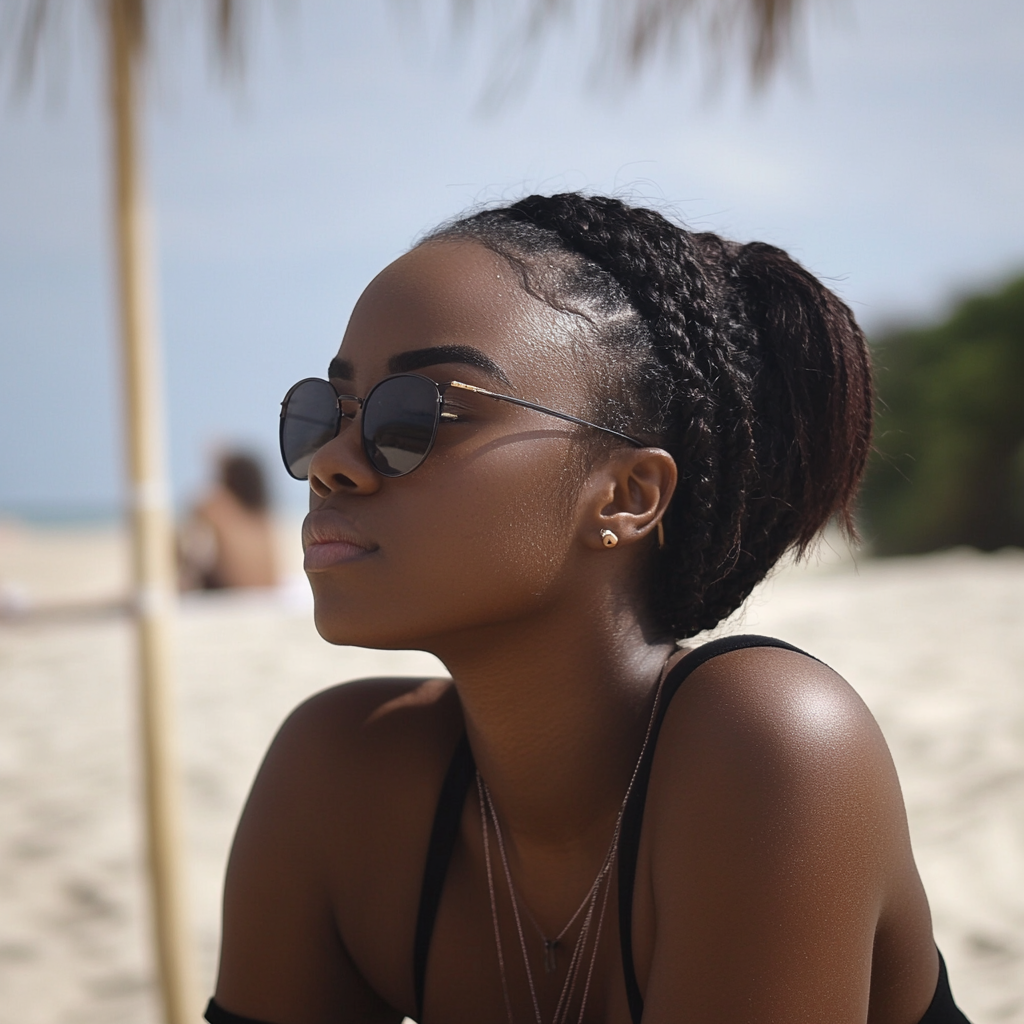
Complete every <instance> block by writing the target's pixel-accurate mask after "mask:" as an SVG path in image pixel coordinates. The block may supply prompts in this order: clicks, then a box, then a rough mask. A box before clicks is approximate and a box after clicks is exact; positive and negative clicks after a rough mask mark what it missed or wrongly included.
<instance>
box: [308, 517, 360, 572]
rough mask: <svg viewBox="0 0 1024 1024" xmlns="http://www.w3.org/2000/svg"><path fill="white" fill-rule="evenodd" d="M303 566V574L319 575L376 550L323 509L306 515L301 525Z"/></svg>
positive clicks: (350, 528) (344, 523) (347, 525)
mask: <svg viewBox="0 0 1024 1024" xmlns="http://www.w3.org/2000/svg"><path fill="white" fill-rule="evenodd" d="M302 546H303V548H304V549H305V559H304V562H303V566H304V568H305V570H306V572H319V571H322V570H324V569H330V568H332V567H333V566H336V565H342V564H343V563H345V562H351V561H354V560H355V559H357V558H362V557H363V556H364V555H368V554H371V553H372V552H374V551H376V550H377V545H376V544H374V543H373V542H372V541H368V540H365V539H364V538H363V537H361V536H359V533H358V532H357V531H356V530H355V529H354V528H353V527H352V526H351V525H350V524H349V523H348V522H346V521H345V519H343V518H342V517H341V516H340V515H338V514H337V513H336V512H331V511H329V510H327V509H323V510H318V511H316V512H310V514H309V515H308V516H306V521H305V522H304V523H303V524H302Z"/></svg>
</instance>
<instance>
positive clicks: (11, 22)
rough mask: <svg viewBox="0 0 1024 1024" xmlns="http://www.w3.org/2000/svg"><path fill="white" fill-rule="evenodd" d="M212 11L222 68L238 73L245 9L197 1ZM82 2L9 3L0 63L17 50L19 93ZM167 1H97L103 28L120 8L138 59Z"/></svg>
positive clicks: (227, 0) (235, 0)
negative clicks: (9, 51)
mask: <svg viewBox="0 0 1024 1024" xmlns="http://www.w3.org/2000/svg"><path fill="white" fill-rule="evenodd" d="M196 2H197V3H201V5H202V6H204V7H206V8H208V14H209V23H210V35H211V41H212V43H213V48H214V51H215V54H216V57H217V59H218V61H219V62H220V64H221V67H222V68H224V69H225V70H227V71H236V70H240V69H241V68H242V67H243V65H244V56H245V26H246V18H245V10H244V9H245V7H246V4H244V3H243V2H242V0H196ZM78 3H80V0H7V4H6V7H7V9H6V11H5V12H4V15H5V17H4V21H3V25H2V29H3V39H2V43H3V46H2V47H0V60H5V59H6V57H7V54H6V52H5V50H6V48H7V46H8V45H9V46H10V48H11V49H12V50H13V54H12V59H13V64H14V67H13V78H14V86H15V90H16V91H17V92H24V91H26V90H27V89H28V88H29V87H30V86H31V85H32V82H33V81H34V79H35V77H36V73H37V71H38V68H39V64H40V58H41V57H43V56H44V55H46V52H47V50H48V49H49V48H50V45H51V43H53V42H54V40H55V38H56V37H57V36H58V35H59V33H60V32H61V30H62V28H63V27H64V22H65V20H66V19H67V18H68V17H69V16H70V15H71V14H72V13H77V11H75V10H74V8H75V6H76V4H78ZM168 6H169V5H168V2H167V0H95V2H94V4H93V7H94V8H95V13H96V14H97V15H98V16H99V19H100V21H101V22H103V23H104V24H105V23H106V21H107V17H106V15H107V13H108V12H109V9H110V8H111V7H116V8H119V10H118V11H117V14H118V17H119V18H120V19H122V23H123V24H124V25H125V27H126V29H127V33H128V39H129V44H130V46H131V49H132V53H133V55H134V56H135V57H136V58H137V59H143V58H145V56H146V54H147V51H148V50H149V49H150V48H151V46H152V44H153V43H154V41H155V40H154V39H153V36H154V34H158V33H155V32H154V26H155V24H156V22H157V21H158V17H159V14H160V13H161V10H166V9H167V8H168Z"/></svg>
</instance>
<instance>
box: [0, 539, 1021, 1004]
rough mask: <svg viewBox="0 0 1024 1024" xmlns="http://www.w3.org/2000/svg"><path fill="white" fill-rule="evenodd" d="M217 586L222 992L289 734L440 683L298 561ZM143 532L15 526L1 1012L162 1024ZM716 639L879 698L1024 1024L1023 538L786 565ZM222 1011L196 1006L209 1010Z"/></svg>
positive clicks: (7, 605) (984, 980)
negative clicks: (146, 819) (135, 572)
mask: <svg viewBox="0 0 1024 1024" xmlns="http://www.w3.org/2000/svg"><path fill="white" fill-rule="evenodd" d="M287 551H288V565H289V572H290V573H291V574H292V577H291V578H290V580H289V583H288V585H287V586H285V587H282V588H281V589H280V590H277V591H273V592H253V593H245V594H242V593H239V594H233V595H232V594H221V595H218V594H213V595H197V596H194V597H190V598H188V599H186V600H185V601H183V602H182V606H181V609H180V613H179V616H178V623H177V627H176V638H177V639H176V671H177V711H178V722H177V736H178V745H179V749H180V757H181V765H182V773H183V793H184V799H185V816H186V836H185V840H186V855H187V877H188V885H189V897H190V912H191V918H192V924H193V927H194V934H195V949H196V960H197V964H198V968H199V971H200V989H201V993H202V995H203V996H204V997H205V995H206V994H208V993H209V991H210V986H211V984H212V979H213V972H214V969H215V960H216V955H217V943H218V916H219V900H220V886H221V875H222V873H223V867H224V861H225V856H226V852H227V849H228V845H229V843H230V840H231V835H232V831H233V828H234V824H235V821H236V819H237V816H238V813H239V810H240V807H241V805H242V802H243V800H244V798H245V794H246V790H247V788H248V786H249V783H250V781H251V779H252V776H253V773H254V772H255V770H256V767H257V765H258V763H259V760H260V757H261V755H262V753H263V751H264V750H265V748H266V746H267V744H268V743H269V741H270V739H271V737H272V736H273V733H274V730H275V728H276V727H277V726H278V724H279V723H280V721H281V720H282V718H283V717H284V716H285V715H286V714H287V713H288V711H289V710H290V709H291V708H292V707H294V705H295V704H297V703H298V702H299V701H301V700H302V699H303V698H304V697H306V696H308V695H310V694H312V693H314V692H315V691H317V690H320V689H322V688H324V687H325V686H328V685H331V684H332V683H335V682H337V681H340V680H345V679H352V678H356V677H361V676H367V675H380V674H384V673H390V674H394V673H400V674H431V673H436V672H438V671H440V669H439V667H438V665H437V663H436V662H435V661H434V660H433V659H431V658H430V657H428V656H425V655H422V654H417V653H389V654H382V653H379V652H371V651H364V650H357V649H350V648H335V647H331V646H329V645H328V644H326V643H324V642H323V641H322V640H320V638H319V637H318V636H317V634H316V632H315V630H314V628H313V625H312V621H311V616H310V601H309V598H308V593H307V592H306V590H305V589H304V584H303V582H302V580H301V578H297V577H295V576H294V572H295V568H296V566H295V561H296V559H297V554H298V553H297V544H296V541H295V540H294V539H290V540H289V541H288V546H287ZM125 580H126V551H125V545H124V538H123V536H122V535H121V534H120V533H118V532H117V531H116V530H113V529H107V530H102V529H78V530H72V529H64V530H59V531H58V530H38V529H30V528H28V527H24V526H18V525H15V524H0V608H3V609H6V612H5V613H4V614H3V615H0V1024H101V1022H102V1024H122V1022H123V1024H156V1022H157V1021H158V1013H157V1010H156V1003H155V998H154V989H153V983H152V966H151V961H150V957H149V942H148V937H149V932H148V928H149V925H148V918H147V909H146V899H145V889H144V880H143V876H142V862H141V851H140V843H141V840H140V827H139V784H138V773H137V769H136V765H137V761H138V757H137V749H136V745H135V714H136V706H135V699H134V690H133V676H132V671H131V669H132V646H131V633H130V627H129V624H128V622H127V621H126V619H125V618H124V616H123V614H121V612H120V611H119V603H120V602H122V601H123V596H124V593H125ZM716 632H719V633H721V632H758V633H767V634H770V635H774V636H779V637H781V638H783V639H786V640H789V641H790V642H792V643H795V644H797V645H799V646H801V647H803V648H805V649H807V650H809V651H811V652H813V653H814V654H816V655H817V656H819V657H820V658H822V659H823V660H824V661H826V662H827V663H829V664H830V665H832V666H833V667H834V668H835V669H836V670H838V671H839V672H841V673H842V674H843V675H844V676H845V677H846V678H847V679H849V680H850V682H851V683H852V684H853V686H854V687H855V688H856V689H857V690H858V691H859V692H860V693H861V695H862V696H863V697H864V699H865V701H866V702H867V703H868V705H869V706H870V707H871V709H872V710H873V711H874V713H875V715H876V716H877V718H878V720H879V722H880V723H881V726H882V729H883V731H884V733H885V735H886V737H887V738H888V741H889V744H890V746H891V748H892V751H893V756H894V758H895V761H896V765H897V768H898V770H899V773H900V778H901V780H902V784H903V789H904V793H905V796H906V801H907V807H908V811H909V815H910V824H911V829H912V833H913V838H914V846H915V851H916V855H917V860H918V864H919V866H920V869H921V873H922V875H923V877H924V881H925V885H926V887H927V890H928V893H929V897H930V900H931V904H932V910H933V915H934V920H935V932H936V936H937V938H938V941H939V944H940V946H941V947H942V949H943V952H944V953H945V956H946V960H947V963H948V964H949V968H950V974H951V978H952V981H953V986H954V991H955V993H956V995H957V999H958V1001H959V1003H960V1004H961V1006H962V1007H963V1008H964V1010H965V1011H966V1012H967V1014H968V1016H969V1017H971V1019H972V1020H973V1021H975V1022H976V1024H989V1022H991V1024H996V1022H1001V1024H1014V1022H1016V1024H1024V552H1020V551H1007V552H1002V553H998V554H995V555H981V554H978V553H973V552H967V551H954V552H949V553H944V554H941V555H932V556H927V557H921V558H916V559H896V560H888V561H872V560H869V559H856V560H855V559H853V558H851V557H849V556H848V555H847V554H846V553H842V554H837V553H836V551H835V550H834V549H828V548H826V549H825V550H824V552H823V556H822V558H821V559H820V561H818V562H815V563H814V564H811V565H808V566H795V567H794V566H790V567H787V568H785V569H783V570H780V571H779V572H778V573H777V574H776V576H775V577H774V578H773V579H772V580H770V581H768V582H767V583H766V584H765V585H763V586H762V587H761V588H760V589H759V591H758V592H757V593H756V594H755V595H754V596H753V598H752V599H751V601H750V602H748V605H747V606H746V608H745V609H743V610H742V612H741V613H740V614H739V615H738V616H737V617H735V618H734V619H733V620H732V621H730V623H728V624H727V625H726V626H724V627H722V628H720V630H718V631H716ZM199 1010H200V1007H198V1006H197V1020H198V1019H199V1018H198V1014H199Z"/></svg>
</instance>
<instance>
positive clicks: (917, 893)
mask: <svg viewBox="0 0 1024 1024" xmlns="http://www.w3.org/2000/svg"><path fill="white" fill-rule="evenodd" d="M329 376H330V383H329V385H328V383H326V382H323V381H304V382H300V384H299V385H296V387H295V388H293V389H292V391H291V392H289V395H288V397H287V399H286V401H285V403H284V406H283V408H282V453H283V455H284V457H285V461H286V464H287V465H288V467H289V470H290V472H292V474H293V475H295V476H298V477H300V478H306V477H308V480H309V486H310V489H311V494H310V509H311V511H310V513H309V516H308V517H307V519H306V522H305V525H304V529H303V541H304V546H305V552H306V570H307V572H308V574H309V578H310V581H311V584H312V588H313V592H314V596H315V601H316V623H317V628H318V630H319V631H320V633H321V635H322V636H323V637H324V638H325V639H327V640H329V641H331V642H333V643H338V644H356V645H360V646H365V647H376V648H382V649H389V648H417V649H421V650H425V651H430V652H433V653H434V654H436V655H437V656H438V657H439V658H440V659H441V660H442V661H443V662H444V664H445V666H446V667H447V668H448V670H449V671H450V673H451V679H431V680H409V679H378V680H370V681H364V682H359V683H350V684H347V685H345V686H341V687H337V688H335V689H333V690H329V691H327V692H325V693H322V694H319V695H318V696H316V697H314V698H313V699H312V700H310V701H308V702H307V703H305V704H304V705H303V706H302V707H300V708H299V709H298V710H297V711H296V712H295V713H294V714H293V715H292V716H291V718H290V719H289V720H288V722H287V723H286V724H285V725H284V727H283V728H282V730H281V732H280V733H279V735H278V736H277V738H276V739H275V741H274V743H273V745H272V747H271V749H270V751H269V753H268V754H267V758H266V761H265V763H264V765H263V767H262V768H261V770H260V773H259V776H258V778H257V780H256V783H255V785H254V788H253V792H252V794H251V796H250V798H249V802H248V805H247V807H246V810H245V813H244V815H243V817H242V821H241V824H240V826H239V830H238V835H237V837H236V840H235V845H234V849H233V851H232V855H231V862H230V866H229V869H228V876H227V883H226V892H225V909H224V938H223V950H222V958H221V967H220V976H219V980H218V983H217V990H216V996H215V1001H214V1002H212V1003H211V1005H210V1008H209V1009H208V1012H207V1019H208V1020H210V1021H213V1022H214V1024H238V1022H239V1021H240V1020H241V1021H251V1020H257V1021H268V1022H273V1024H327V1022H329V1021H330V1022H346V1021H351V1022H370V1021H394V1022H398V1021H400V1020H401V1018H402V1017H403V1015H408V1016H410V1017H413V1018H415V1019H417V1020H421V1021H425V1022H430V1021H437V1022H444V1024H459V1022H470V1024H486V1022H492V1024H500V1022H502V1021H509V1022H510V1024H511V1022H529V1021H535V1022H537V1024H542V1022H543V1024H546V1022H548V1021H556V1022H561V1021H569V1020H572V1021H588V1022H609V1024H628V1022H631V1021H632V1022H634V1024H638V1022H639V1021H640V1020H641V1016H642V1019H643V1021H644V1024H664V1022H670V1021H680V1020H686V1021H691V1022H695V1024H696V1022H699V1024H712V1022H716V1024H719V1022H720V1024H725V1022H728V1024H740V1022H758V1024H764V1022H768V1021H779V1022H786V1024H793V1022H797V1021H808V1022H811V1021H813V1022H816V1024H820V1022H824V1021H828V1022H830V1024H846V1022H849V1024H854V1022H864V1021H869V1022H870V1024H915V1022H918V1021H922V1022H927V1024H937V1022H940V1021H941V1022H950V1021H962V1020H963V1019H964V1018H963V1017H962V1015H960V1013H959V1011H958V1010H957V1009H956V1008H955V1006H954V1004H953V1001H952V997H951V996H950V995H949V989H948V984H947V982H946V979H945V973H944V969H943V968H942V966H941V959H940V957H939V955H938V953H937V952H936V949H935V945H934V942H933V940H932V936H931V923H930V917H929V911H928V904H927V902H926V899H925V896H924V893H923V891H922V888H921V883H920V880H919V878H918V875H917V871H916V868H915V866H914V861H913V857H912V854H911V850H910V844H909V839H908V835H907V826H906V819H905V813H904V809H903V803H902V798H901V795H900V790H899V784H898V782H897V779H896V775H895V772H894V770H893V766H892V762H891V760H890V757H889V754H888V751H887V749H886V746H885V742H884V740H883V739H882V737H881V734H880V733H879V730H878V727H877V725H876V724H875V722H874V720H873V719H872V717H871V715H870V713H869V712H868V710H867V709H866V708H865V707H864V705H863V703H862V702H861V701H860V699H859V698H858V697H857V695H856V694H855V693H854V692H853V690H852V689H851V688H850V687H849V686H848V685H847V684H846V683H845V682H844V681H843V680H842V679H840V678H839V677H838V676H837V675H836V674H835V673H834V672H832V671H831V670H829V669H828V668H827V667H826V666H825V665H823V664H821V663H820V662H818V661H816V660H815V659H813V658H812V657H810V656H808V655H805V654H803V653H801V652H798V651H796V650H795V649H793V648H790V647H788V645H785V644H781V643H779V642H777V641H771V640H766V639H765V638H756V637H755V638H747V639H742V638H741V639H738V640H737V639H736V638H734V639H733V640H732V641H727V642H724V643H723V642H719V643H712V644H708V645H704V646H703V647H699V648H697V649H696V650H694V651H691V650H689V649H688V648H686V647H685V646H683V647H680V645H679V643H678V641H680V640H685V639H686V638H688V637H692V636H694V635H696V634H697V633H699V632H700V631H702V630H706V629H708V628H710V627H713V626H714V625H716V624H717V623H718V622H720V621H721V620H722V619H723V618H724V617H725V616H727V615H728V614H729V613H730V612H732V611H733V610H734V609H735V608H737V607H738V606H739V605H740V603H741V602H742V601H743V599H744V598H745V597H746V596H747V595H748V594H749V593H750V591H751V589H752V588H753V587H754V585H755V584H756V583H757V582H758V581H759V580H760V579H762V578H763V577H764V576H765V574H766V573H767V572H768V571H769V570H770V569H771V567H772V566H773V565H774V564H775V562H776V561H777V560H778V559H779V557H780V556H781V555H782V554H783V553H784V552H785V551H787V550H790V549H794V548H795V549H796V550H797V551H800V550H803V549H804V548H806V547H807V545H808V544H810V542H811V541H812V540H813V538H814V537H815V536H816V535H817V533H818V532H819V531H820V530H821V528H822V527H823V526H824V525H825V524H826V523H827V522H828V521H829V519H830V518H831V517H833V516H836V517H838V519H839V521H840V522H841V523H842V524H844V525H845V526H846V528H847V529H851V519H850V509H851V503H852V501H853V495H854V490H855V487H856V484H857V482H858V479H859V477H860V475H861V471H862V469H863V465H864V460H865V457H866V454H867V451H868V447H869V441H870V416H871V384H870V371H869V365H868V357H867V352H866V348H865V345H864V340H863V336H862V334H861V332H860V330H859V329H858V328H857V326H856V324H855V323H854V320H853V317H852V316H851V314H850V312H849V310H848V309H847V308H846V307H845V306H844V305H843V304H842V303H841V302H840V301H839V300H838V299H837V298H836V297H835V296H834V295H832V294H831V293H830V292H829V291H827V290H826V289H825V288H824V287H823V286H822V285H821V284H820V283H819V282H818V281H816V280H815V279H814V278H813V277H812V276H811V275H809V274H808V273H807V272H806V271H805V270H803V269H802V268H801V267H799V266H798V265H797V264H795V263H794V262H793V261H792V260H790V259H789V258H788V257H787V256H786V254H785V253H783V252H781V251H780V250H778V249H775V248H772V247H771V246H768V245H763V244H759V243H754V244H750V245H738V244H736V243H732V242H727V241H723V240H722V239H720V238H718V237H717V236H715V235H712V234H692V233H690V232H687V231H684V230H682V229H680V228H678V227H676V226H674V225H672V224H671V223H669V222H668V221H667V220H665V219H664V218H662V217H661V216H660V215H658V214H657V213H654V212H652V211H649V210H645V209H639V208H631V207H629V206H626V205H624V204H623V203H621V202H618V201H617V200H614V199H606V198H599V197H586V196H582V195H577V194H568V195H559V196H551V197H542V196H532V197H530V198H528V199H524V200H522V201H521V202H518V203H515V204H513V205H511V206H509V207H506V208H503V209H497V210H489V211H486V212H483V213H478V214H475V215H473V216H470V217H467V218H464V219H462V220H460V221H457V222H455V223H453V224H450V225H448V226H445V227H443V228H442V229H440V230H439V231H437V232H435V233H434V234H433V235H431V236H429V237H428V238H427V239H426V240H425V241H424V242H422V243H421V244H419V245H418V246H416V247H415V248H414V249H413V250H412V251H411V252H409V253H407V254H406V255H405V256H403V257H402V258H401V259H399V260H397V261H396V262H395V263H393V264H392V265H391V266H389V267H388V268H386V269H385V270H384V271H383V272H382V273H381V274H380V275H379V276H378V277H377V278H376V279H375V280H374V281H373V282H372V283H371V284H370V286H369V287H368V288H367V289H366V291H365V292H364V293H363V295H362V297H361V298H360V300H359V302H358V304H357V306H356V308H355V311H354V312H353V314H352V319H351V321H350V323H349V326H348V330H347V332H346V334H345V338H344V341H343V343H342V346H341V350H340V352H339V354H338V356H337V357H336V358H335V359H334V360H333V361H332V362H331V366H330V372H329Z"/></svg>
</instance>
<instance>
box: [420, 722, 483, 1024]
mask: <svg viewBox="0 0 1024 1024" xmlns="http://www.w3.org/2000/svg"><path fill="white" fill-rule="evenodd" d="M475 775H476V764H475V763H474V761H473V753H472V751H471V750H470V749H469V739H468V737H467V736H466V734H465V733H463V734H462V739H460V740H459V745H458V746H457V747H456V748H455V753H454V754H453V755H452V760H451V764H450V765H449V766H448V774H447V775H445V777H444V783H443V784H442V785H441V795H440V796H439V797H438V800H437V811H436V812H435V814H434V827H433V828H432V829H431V831H430V846H429V847H427V863H426V866H425V867H424V869H423V888H422V889H420V909H419V913H418V914H417V915H416V937H415V939H414V941H413V950H412V972H413V986H414V989H415V993H416V1019H417V1020H422V1019H423V993H424V990H425V988H426V981H427V955H428V954H429V952H430V938H431V936H432V935H433V933H434V919H435V918H436V917H437V908H438V905H439V904H440V902H441V890H442V889H443V888H444V879H445V875H447V874H448V862H449V861H450V860H451V859H452V851H453V850H454V849H455V840H456V839H458V836H459V824H460V822H461V821H462V807H463V804H465V802H466V793H467V792H468V791H469V787H470V785H471V783H472V782H473V778H474V776H475Z"/></svg>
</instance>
